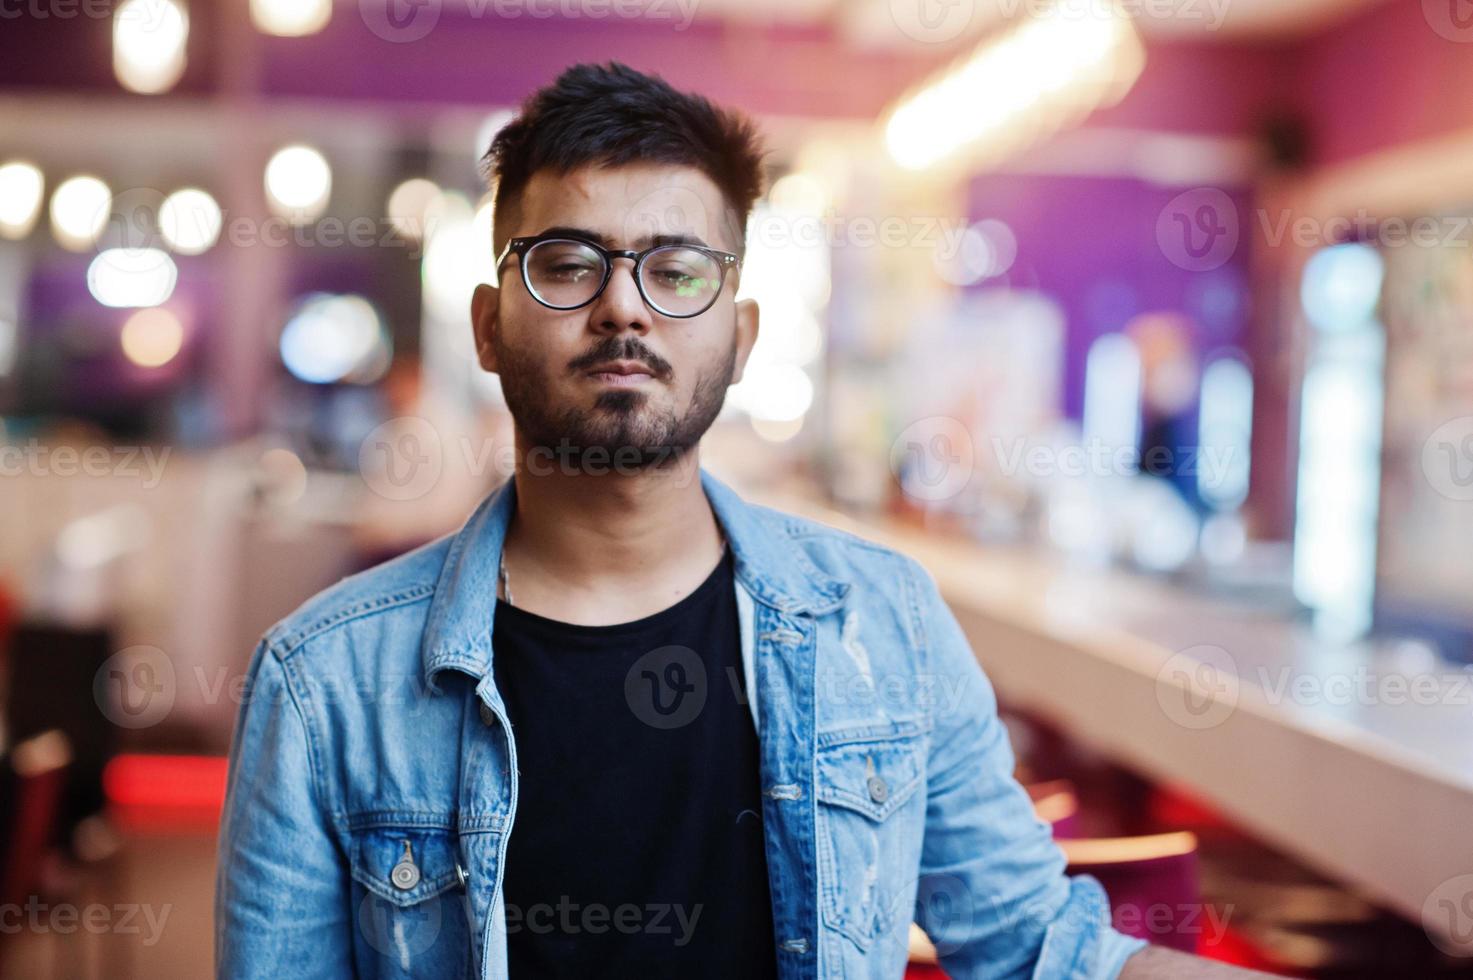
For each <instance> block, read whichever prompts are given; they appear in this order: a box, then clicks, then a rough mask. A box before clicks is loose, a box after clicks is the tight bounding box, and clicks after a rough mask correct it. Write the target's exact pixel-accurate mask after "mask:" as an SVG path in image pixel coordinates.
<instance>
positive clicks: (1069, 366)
mask: <svg viewBox="0 0 1473 980" xmlns="http://www.w3.org/2000/svg"><path fill="white" fill-rule="evenodd" d="M1180 193H1181V188H1163V187H1159V186H1155V185H1151V184H1147V183H1144V182H1142V181H1138V180H1128V179H1119V178H1110V179H1105V178H1090V177H1056V176H1018V175H992V176H985V177H979V178H977V179H976V180H974V181H973V182H972V186H971V189H970V193H969V205H968V216H969V219H970V220H973V221H976V220H980V219H982V218H998V219H1000V220H1002V221H1004V222H1006V223H1007V225H1008V226H1009V227H1010V228H1012V230H1013V233H1014V235H1015V236H1016V237H1017V240H1018V255H1017V259H1016V260H1015V262H1014V263H1013V267H1012V269H1011V270H1010V271H1009V273H1008V275H1007V276H1006V277H1005V278H1006V281H1007V282H1008V283H1009V284H1011V285H1014V286H1017V287H1019V288H1029V289H1037V290H1039V291H1041V292H1043V293H1046V294H1047V295H1048V296H1050V297H1052V298H1053V299H1054V300H1055V301H1057V302H1058V303H1059V304H1060V305H1061V306H1062V307H1063V309H1064V313H1065V317H1066V326H1065V331H1066V332H1065V342H1066V349H1065V363H1064V405H1063V406H1061V407H1062V408H1063V410H1064V412H1065V413H1066V414H1067V415H1069V416H1070V417H1074V418H1077V417H1078V416H1079V414H1080V410H1081V408H1082V403H1083V395H1084V361H1085V357H1086V355H1087V354H1088V352H1089V347H1090V345H1091V344H1093V343H1094V341H1095V340H1096V339H1098V338H1099V337H1100V336H1102V335H1103V334H1106V333H1111V332H1114V331H1118V330H1119V329H1120V328H1121V327H1123V326H1124V325H1125V324H1126V323H1127V322H1128V321H1129V320H1130V319H1131V318H1132V317H1134V316H1136V315H1137V314H1140V313H1149V312H1161V311H1168V312H1174V313H1181V314H1185V315H1186V316H1187V317H1189V318H1190V319H1191V320H1192V322H1193V323H1194V325H1195V328H1196V329H1195V332H1194V340H1195V342H1196V346H1197V350H1198V352H1199V354H1208V353H1211V352H1213V351H1215V350H1217V349H1219V348H1222V347H1226V346H1241V345H1242V344H1243V343H1244V341H1245V337H1246V334H1247V327H1248V312H1249V311H1248V301H1247V296H1246V288H1247V282H1246V275H1247V268H1246V262H1247V254H1246V253H1247V250H1246V249H1245V248H1243V247H1241V245H1240V246H1239V247H1238V248H1237V249H1236V250H1234V251H1233V252H1232V253H1231V255H1230V256H1227V257H1226V261H1225V262H1223V264H1222V265H1220V266H1219V267H1217V268H1215V269H1211V270H1204V271H1193V270H1192V269H1190V268H1184V267H1183V266H1182V264H1180V263H1179V262H1178V261H1174V260H1173V256H1174V255H1179V254H1180V253H1176V252H1174V251H1172V252H1171V254H1168V251H1169V249H1168V248H1163V247H1162V245H1161V244H1160V241H1159V240H1158V236H1157V225H1158V219H1159V217H1160V216H1161V214H1162V213H1163V211H1165V210H1166V209H1167V208H1168V207H1169V206H1170V205H1171V204H1172V202H1173V200H1174V199H1175V198H1176V197H1177V195H1178V194H1180ZM1233 196H1234V202H1233V203H1234V204H1235V205H1236V207H1237V210H1236V213H1235V216H1234V219H1233V220H1239V222H1240V223H1239V225H1238V227H1244V225H1243V224H1242V223H1241V222H1242V221H1243V220H1246V219H1245V218H1244V217H1243V216H1244V215H1246V213H1247V204H1246V199H1245V197H1244V195H1243V194H1242V193H1241V192H1239V193H1237V194H1235V195H1233ZM1168 228H1169V229H1171V230H1173V231H1174V230H1175V229H1174V228H1171V226H1170V225H1168ZM1204 241H1205V239H1204ZM1169 245H1170V242H1169V241H1168V246H1169ZM996 283H997V280H991V281H989V282H988V283H986V284H985V285H986V286H992V285H995V284H996ZM979 288H981V287H979Z"/></svg>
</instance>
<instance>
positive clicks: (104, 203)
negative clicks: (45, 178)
mask: <svg viewBox="0 0 1473 980" xmlns="http://www.w3.org/2000/svg"><path fill="white" fill-rule="evenodd" d="M111 203H112V191H110V190H109V189H108V186H107V185H106V184H104V183H103V182H102V181H100V180H98V179H97V178H96V177H89V176H87V175H85V174H84V175H81V176H77V177H73V178H71V179H70V180H67V181H65V182H64V183H62V185H61V186H60V187H58V188H57V189H56V190H55V191H54V192H53V193H52V195H51V232H52V234H53V235H55V236H56V240H57V241H58V242H59V243H60V244H61V246H62V247H63V248H67V249H70V250H72V251H73V252H84V251H86V250H87V249H89V248H91V247H92V246H93V245H95V244H96V243H97V236H98V235H100V234H102V229H103V228H104V227H106V226H107V218H108V206H109V205H110V204H111Z"/></svg>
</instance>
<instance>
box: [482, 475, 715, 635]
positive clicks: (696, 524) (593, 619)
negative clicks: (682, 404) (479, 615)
mask: <svg viewBox="0 0 1473 980" xmlns="http://www.w3.org/2000/svg"><path fill="white" fill-rule="evenodd" d="M513 479H515V480H516V490H517V494H516V496H517V506H516V512H515V513H514V514H513V516H512V519H511V525H510V526H509V527H508V529H507V539H506V543H505V545H504V549H505V559H506V569H507V577H508V581H509V584H510V586H511V590H512V595H513V597H514V605H516V606H518V607H520V608H523V609H527V610H529V611H531V612H536V613H538V614H540V615H545V616H548V617H550V618H554V619H560V620H564V621H566V622H575V623H584V624H587V625H599V624H606V623H614V622H625V621H629V620H632V619H637V618H641V617H643V616H645V615H650V614H652V613H655V612H658V611H660V610H661V609H664V608H666V607H668V606H670V605H672V604H673V603H674V602H676V601H678V600H679V598H680V597H681V596H683V595H685V594H688V593H689V592H690V591H691V590H693V589H694V588H695V586H697V585H699V584H700V583H701V582H702V581H703V580H704V579H705V576H706V575H708V574H709V573H710V571H711V569H712V568H713V567H714V566H715V563H716V562H717V561H718V560H719V558H720V555H721V541H722V537H721V532H720V529H719V526H718V524H717V521H716V517H715V514H713V513H712V510H711V505H710V502H709V501H708V500H707V498H706V494H705V490H704V489H703V488H702V486H701V479H700V462H699V457H698V449H692V450H691V451H690V452H689V453H686V454H685V455H684V456H683V457H682V458H681V459H679V460H678V461H676V462H674V463H672V464H671V465H668V466H665V467H661V468H658V469H647V470H638V471H627V472H619V471H617V470H616V468H615V467H613V466H605V467H601V468H598V469H595V468H593V467H590V466H581V467H580V466H569V465H563V464H562V463H561V461H560V460H556V459H553V460H549V459H547V458H546V457H545V456H544V457H542V458H540V459H539V458H536V457H534V458H533V459H532V460H531V461H528V460H527V458H526V455H525V454H524V453H518V466H517V470H516V473H515V475H514V476H513Z"/></svg>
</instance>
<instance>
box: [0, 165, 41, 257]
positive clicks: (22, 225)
mask: <svg viewBox="0 0 1473 980" xmlns="http://www.w3.org/2000/svg"><path fill="white" fill-rule="evenodd" d="M45 186H46V181H45V178H44V177H42V176H41V171H40V169H39V168H38V167H36V165H35V164H31V163H26V162H25V161H23V160H12V161H10V162H9V163H7V164H5V165H4V166H0V235H3V236H4V237H6V238H12V239H19V238H24V237H26V236H27V235H29V234H30V233H31V229H32V228H34V227H35V226H36V218H37V217H39V216H40V214H41V200H42V197H43V195H44V192H45Z"/></svg>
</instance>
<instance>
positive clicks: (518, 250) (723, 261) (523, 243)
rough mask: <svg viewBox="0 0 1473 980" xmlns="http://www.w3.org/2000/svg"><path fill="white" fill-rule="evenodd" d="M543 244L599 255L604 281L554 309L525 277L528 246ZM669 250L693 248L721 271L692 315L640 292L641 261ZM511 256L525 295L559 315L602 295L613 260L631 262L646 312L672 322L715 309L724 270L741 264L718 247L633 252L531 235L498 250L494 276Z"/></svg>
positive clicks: (573, 239) (669, 245)
mask: <svg viewBox="0 0 1473 980" xmlns="http://www.w3.org/2000/svg"><path fill="white" fill-rule="evenodd" d="M543 242H572V243H574V244H576V245H585V246H587V247H588V248H591V249H593V250H594V251H595V252H597V253H599V254H600V255H601V256H603V260H604V278H603V281H602V282H600V283H599V284H598V288H597V289H595V290H594V291H593V295H592V296H590V297H588V299H586V300H584V301H583V302H581V303H577V304H575V305H573V306H555V305H553V304H552V303H549V302H548V301H547V300H545V299H543V298H542V297H541V296H539V295H538V294H537V290H536V289H535V288H533V286H532V283H531V281H530V280H529V279H528V278H527V263H526V262H525V261H524V259H525V257H526V253H527V251H528V250H529V249H531V248H532V246H534V245H540V244H542V243H543ZM673 248H689V249H694V250H695V251H697V252H700V253H702V254H703V255H706V256H708V257H710V258H713V259H715V260H716V261H717V263H718V267H719V268H720V270H721V283H720V285H718V286H717V287H716V290H715V292H713V293H712V294H711V302H709V303H707V304H706V305H705V306H703V307H702V308H701V309H699V310H697V311H696V312H694V313H667V312H666V311H665V309H664V308H663V307H661V306H660V305H659V304H658V303H656V302H654V301H653V300H651V299H650V297H649V294H648V293H646V292H645V291H644V278H643V275H642V273H643V271H644V262H645V259H647V258H649V257H650V256H651V255H653V254H654V253H656V252H659V251H662V250H664V249H673ZM512 253H515V254H516V257H517V268H518V269H520V270H521V273H522V285H523V286H525V287H526V288H527V293H528V294H529V295H530V296H531V297H532V298H533V299H535V300H536V301H537V302H539V303H541V304H542V305H543V306H545V307H547V308H548V309H549V310H558V311H559V312H567V311H568V310H581V309H582V308H583V307H585V306H587V305H588V304H589V303H592V302H593V301H594V300H596V299H598V298H599V297H600V296H602V295H603V292H604V289H605V288H607V287H608V285H609V280H610V279H612V278H614V260H615V259H633V260H634V287H635V288H636V289H638V290H639V296H640V299H642V300H644V304H645V305H646V306H648V307H649V308H650V309H652V310H654V311H655V312H656V313H658V314H660V315H661V316H668V317H670V318H671V319H675V320H689V319H690V318H691V317H694V316H700V315H701V314H702V313H705V312H707V311H708V310H710V309H711V307H713V306H715V305H716V301H717V300H718V299H720V298H721V291H722V290H724V289H725V288H726V272H727V270H728V269H731V268H733V267H735V268H737V269H738V270H740V268H741V264H742V260H741V259H740V258H739V257H738V256H736V255H735V254H734V253H732V252H723V251H722V250H721V249H719V248H710V247H708V246H706V245H691V244H682V243H678V242H676V243H666V244H663V245H651V246H650V247H649V248H646V249H642V250H640V251H635V250H634V249H630V248H604V247H603V246H602V245H600V244H599V243H598V242H595V241H590V240H589V239H586V238H577V237H574V236H570V235H531V236H529V237H525V238H513V239H511V240H510V241H508V242H507V243H506V248H504V249H502V250H501V255H500V256H498V257H497V259H496V274H497V275H498V276H499V275H500V274H501V266H502V264H503V263H504V262H506V257H507V255H509V254H512Z"/></svg>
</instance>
